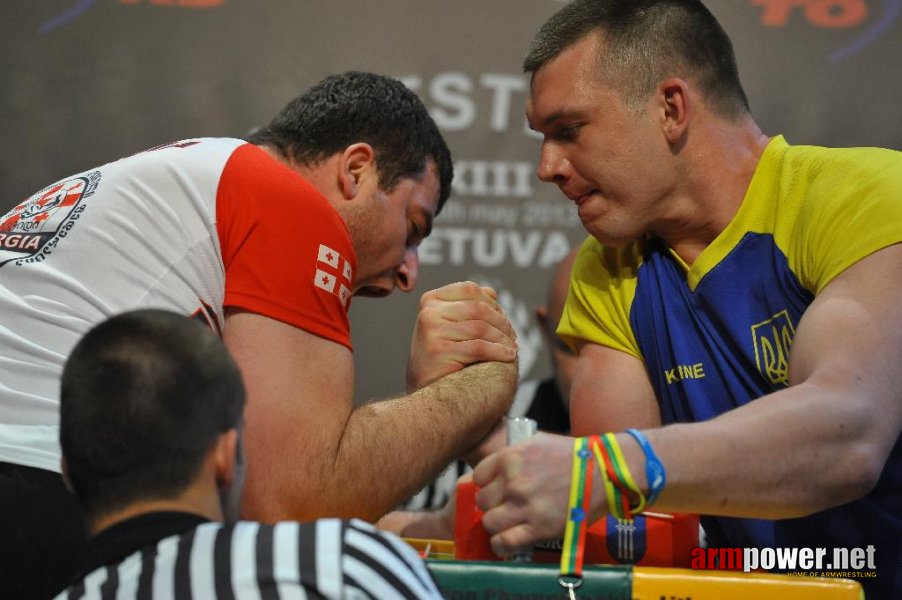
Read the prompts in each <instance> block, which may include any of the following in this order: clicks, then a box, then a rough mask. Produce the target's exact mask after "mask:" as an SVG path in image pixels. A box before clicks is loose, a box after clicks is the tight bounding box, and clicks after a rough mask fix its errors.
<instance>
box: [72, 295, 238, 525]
mask: <svg viewBox="0 0 902 600" xmlns="http://www.w3.org/2000/svg"><path fill="white" fill-rule="evenodd" d="M244 399H245V392H244V384H243V383H242V380H241V375H240V373H239V371H238V367H237V366H236V365H235V362H234V361H233V360H232V358H231V356H230V355H229V353H228V352H227V351H226V349H225V346H224V345H223V344H222V342H221V341H220V339H219V338H218V337H217V336H216V335H215V334H213V333H212V332H211V331H210V329H209V328H208V327H206V326H205V325H203V324H201V323H200V322H199V321H197V320H195V319H190V318H188V317H185V316H182V315H178V314H175V313H172V312H169V311H164V310H137V311H132V312H128V313H124V314H121V315H119V316H116V317H113V318H111V319H109V320H107V321H104V322H103V323H101V324H100V325H97V326H96V327H94V328H93V329H91V330H90V331H89V332H88V333H87V334H86V335H85V336H84V337H83V338H82V339H81V341H80V342H79V343H78V344H77V345H76V346H75V349H74V350H73V351H72V354H71V355H70V357H69V359H68V361H67V362H66V365H65V368H64V369H63V378H62V390H61V396H60V444H61V446H62V450H63V456H64V457H65V459H66V466H67V474H68V478H69V482H70V484H71V486H72V488H73V491H74V492H75V494H76V496H77V497H78V499H79V502H80V503H81V505H82V509H83V511H84V512H85V515H86V516H87V517H88V518H89V519H92V518H96V517H98V516H101V515H103V514H106V513H108V512H111V511H115V510H117V509H119V508H122V507H124V506H126V505H128V504H130V503H132V502H134V501H137V500H149V499H166V498H172V497H175V496H176V495H178V494H179V493H180V492H181V491H183V490H184V489H185V488H186V487H187V485H188V484H189V483H190V482H191V481H192V480H193V478H194V477H196V475H197V474H198V472H199V469H200V466H201V463H202V461H203V459H204V456H205V455H206V453H207V451H208V450H209V449H210V448H212V446H213V444H214V442H215V441H216V439H217V438H218V436H219V435H220V434H222V433H223V432H225V431H228V430H229V429H233V428H238V427H239V425H240V422H241V415H242V411H243V409H244Z"/></svg>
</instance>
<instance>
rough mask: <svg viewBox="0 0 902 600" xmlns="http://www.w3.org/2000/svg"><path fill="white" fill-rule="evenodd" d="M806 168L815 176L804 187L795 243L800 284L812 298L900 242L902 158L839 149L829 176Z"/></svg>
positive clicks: (881, 151) (876, 151)
mask: <svg viewBox="0 0 902 600" xmlns="http://www.w3.org/2000/svg"><path fill="white" fill-rule="evenodd" d="M809 168H810V169H811V170H812V171H814V172H817V173H819V174H820V176H819V177H818V178H817V179H813V180H812V181H811V182H809V183H808V185H809V186H810V187H811V188H812V189H811V190H810V191H808V193H807V195H806V198H807V200H806V202H805V204H804V206H803V207H802V209H801V211H800V213H799V228H798V231H799V235H798V236H797V237H796V240H795V241H796V242H797V243H798V244H799V246H800V249H799V251H798V253H797V256H798V257H799V259H800V264H799V265H798V269H799V274H800V278H801V280H802V283H803V285H805V287H807V288H808V289H810V290H811V291H812V292H814V293H815V294H817V293H820V291H821V290H823V289H824V287H826V286H827V284H829V283H830V282H831V281H832V280H833V279H834V278H835V277H836V276H837V275H839V274H840V273H842V272H843V271H844V270H845V269H847V268H848V267H850V266H851V265H853V264H855V263H856V262H858V261H859V260H861V259H862V258H865V257H866V256H868V255H870V254H873V253H874V252H876V251H877V250H880V249H881V248H885V247H886V246H889V245H892V244H897V243H899V242H902V153H899V152H895V151H892V150H884V149H881V148H850V149H843V150H840V151H837V152H836V159H835V163H833V164H831V165H829V172H825V171H827V168H826V167H825V166H823V165H820V164H817V163H815V164H814V166H813V167H809ZM795 187H801V186H799V185H798V183H796V185H795ZM793 191H795V190H793Z"/></svg>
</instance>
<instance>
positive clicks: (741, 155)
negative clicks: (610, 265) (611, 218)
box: [653, 116, 770, 265]
mask: <svg viewBox="0 0 902 600" xmlns="http://www.w3.org/2000/svg"><path fill="white" fill-rule="evenodd" d="M696 124H697V127H696V129H695V131H694V132H693V138H695V139H694V142H695V143H694V144H691V145H690V144H687V147H686V148H685V149H684V152H685V156H684V158H683V161H682V165H681V171H682V173H681V175H682V177H681V183H680V185H679V188H678V190H677V191H676V194H675V196H674V198H675V199H674V201H673V202H671V206H672V207H673V210H672V211H669V215H668V218H667V219H665V220H664V221H663V223H662V225H661V227H660V228H656V229H655V230H654V231H653V233H654V234H655V235H656V236H658V237H660V238H661V239H663V240H664V241H665V242H667V244H668V245H669V246H670V248H671V249H673V251H674V252H676V254H677V255H678V256H679V257H680V258H681V259H682V260H683V261H684V262H685V263H686V264H687V265H691V264H692V263H693V262H695V259H696V258H698V256H699V254H701V253H702V252H703V251H704V249H705V248H707V247H708V245H710V244H711V242H713V241H714V239H715V238H717V236H718V235H720V233H721V232H722V231H723V230H724V229H726V227H727V225H729V223H730V221H732V220H733V218H734V217H735V216H736V213H737V212H739V208H740V207H741V206H742V202H743V200H744V199H745V194H746V192H747V191H748V188H749V184H750V183H751V181H752V177H753V175H754V174H755V169H756V168H757V166H758V162H759V161H760V160H761V155H762V154H763V153H764V149H765V147H766V146H767V144H768V142H769V141H770V140H769V138H768V136H766V135H765V134H763V133H762V132H761V130H760V129H759V128H758V125H757V124H756V123H755V122H754V121H753V120H752V118H751V117H750V116H749V117H746V118H745V119H743V120H741V121H740V122H738V123H724V122H723V121H720V120H714V119H712V120H711V121H710V122H709V123H698V122H696Z"/></svg>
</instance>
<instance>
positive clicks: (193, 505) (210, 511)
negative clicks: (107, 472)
mask: <svg viewBox="0 0 902 600" xmlns="http://www.w3.org/2000/svg"><path fill="white" fill-rule="evenodd" d="M197 491H198V490H193V491H192V490H190V489H189V490H188V491H186V492H184V493H182V494H180V495H179V496H178V497H176V498H167V499H155V500H140V501H138V502H133V503H131V504H129V505H128V506H126V507H125V508H122V509H119V510H116V511H112V512H108V513H105V514H103V515H100V516H98V517H95V518H93V519H91V520H90V521H89V523H88V530H89V533H90V535H92V536H95V535H97V534H98V533H100V532H101V531H103V530H104V529H107V528H109V527H112V526H113V525H116V524H117V523H121V522H122V521H126V520H128V519H132V518H134V517H139V516H141V515H144V514H147V513H152V512H185V513H191V514H196V515H200V516H202V517H205V518H207V519H209V520H211V521H222V520H223V515H222V507H221V505H220V501H219V496H218V494H216V493H215V492H214V493H213V494H209V493H203V494H200V493H197Z"/></svg>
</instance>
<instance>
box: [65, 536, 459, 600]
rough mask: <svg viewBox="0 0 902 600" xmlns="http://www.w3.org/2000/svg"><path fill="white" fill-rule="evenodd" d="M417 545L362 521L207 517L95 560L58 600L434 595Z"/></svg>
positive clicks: (252, 599) (438, 595)
mask: <svg viewBox="0 0 902 600" xmlns="http://www.w3.org/2000/svg"><path fill="white" fill-rule="evenodd" d="M441 597H442V596H441V593H440V592H439V591H438V588H437V587H436V586H435V582H434V581H433V579H432V576H431V575H430V574H429V571H428V570H427V569H426V565H425V564H424V563H423V561H422V560H421V559H420V557H419V556H418V555H417V553H416V552H415V551H414V550H413V549H412V548H411V547H410V546H408V545H407V544H405V543H404V542H403V541H401V540H400V539H399V538H397V537H395V536H393V535H392V534H388V533H385V532H382V531H379V530H377V529H376V528H375V527H373V526H372V525H370V524H369V523H364V522H363V521H358V520H352V521H341V520H338V519H321V520H319V521H316V522H314V523H294V522H283V523H278V524H276V525H272V526H271V525H261V524H259V523H251V522H246V521H242V522H239V523H236V524H233V525H224V524H222V523H205V524H203V525H200V526H198V527H197V528H195V529H194V530H192V531H191V532H189V533H186V534H184V535H181V536H171V537H168V538H165V539H163V540H160V541H159V542H158V543H157V544H156V545H155V546H151V547H148V548H144V549H142V550H140V551H138V552H135V553H134V554H132V555H130V556H128V557H126V558H125V559H123V560H122V561H120V562H118V563H116V564H113V565H107V566H104V567H100V568H98V569H96V570H94V571H92V572H91V573H89V574H88V575H87V576H86V577H85V578H84V580H82V581H81V582H79V583H78V584H77V585H74V586H72V587H70V588H69V589H68V590H66V591H64V592H62V593H61V594H60V595H58V596H57V600H95V599H96V600H105V599H110V600H113V599H118V598H135V599H142V600H143V599H148V600H172V599H175V600H207V599H210V598H216V599H220V600H225V599H235V600H275V599H280V600H307V599H311V600H313V599H320V598H335V599H339V598H374V599H378V600H392V599H395V598H397V599H399V600H402V599H418V598H441Z"/></svg>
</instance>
